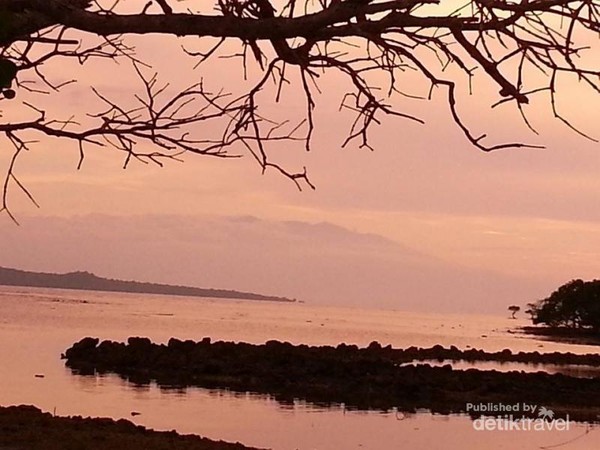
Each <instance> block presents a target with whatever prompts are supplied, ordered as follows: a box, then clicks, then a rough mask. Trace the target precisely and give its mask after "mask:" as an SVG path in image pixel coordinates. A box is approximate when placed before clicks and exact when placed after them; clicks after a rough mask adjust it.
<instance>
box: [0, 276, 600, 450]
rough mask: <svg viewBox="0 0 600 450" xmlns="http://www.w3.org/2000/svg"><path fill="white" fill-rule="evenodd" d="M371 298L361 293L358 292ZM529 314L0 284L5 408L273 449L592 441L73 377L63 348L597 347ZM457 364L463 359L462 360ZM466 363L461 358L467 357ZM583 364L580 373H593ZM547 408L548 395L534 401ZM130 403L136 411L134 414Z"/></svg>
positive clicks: (459, 419) (421, 416)
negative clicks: (97, 342) (558, 335)
mask: <svg viewBox="0 0 600 450" xmlns="http://www.w3.org/2000/svg"><path fill="white" fill-rule="evenodd" d="M365 304H368V299H365ZM527 324H528V323H527V321H526V320H525V319H524V318H521V319H517V320H512V319H510V318H509V317H508V313H507V316H506V317H501V316H483V315H464V314H462V315H452V314H435V313H428V314H424V313H412V312H405V311H401V310H379V309H374V308H362V309H358V308H340V307H325V306H315V305H311V304H302V303H298V302H297V303H280V302H264V301H244V300H233V299H231V300H230V299H208V298H191V297H176V296H173V297H171V296H162V295H148V294H124V293H113V292H111V293H107V292H95V291H76V290H61V289H41V288H24V287H6V286H0V405H2V406H7V405H21V404H28V405H35V406H37V407H38V408H40V409H42V410H43V411H46V412H51V413H54V414H57V415H62V416H65V415H79V416H84V417H87V416H91V417H111V418H114V419H119V418H125V419H127V420H130V421H132V422H134V423H136V424H139V425H143V426H145V427H148V428H153V429H156V430H176V431H177V432H179V433H193V434H198V435H201V436H205V437H208V438H211V439H215V440H225V441H231V442H241V443H243V444H245V445H248V446H254V447H259V448H266V449H274V450H346V449H347V450H353V449H361V450H365V449H369V450H392V449H428V450H429V449H443V450H459V449H460V450H464V449H489V450H493V449H511V450H512V449H532V450H533V449H561V450H583V449H585V450H593V449H598V448H600V429H599V427H598V426H597V425H593V424H585V423H576V422H570V423H569V424H568V425H569V426H568V430H562V431H558V430H552V431H548V430H497V429H494V430H490V429H477V428H478V427H477V426H475V422H474V421H473V420H472V419H471V418H470V417H469V416H467V415H463V414H454V415H439V414H431V413H430V412H429V411H426V410H423V411H417V412H416V413H414V412H413V413H407V412H404V411H399V410H396V409H393V410H389V411H356V410H352V409H351V408H347V407H346V406H345V405H343V404H336V405H315V404H310V403H307V402H305V401H303V400H301V399H298V400H295V401H294V402H288V403H280V402H278V401H277V400H276V399H274V398H272V397H270V396H266V395H259V394H255V393H240V392H231V391H227V390H209V389H201V388H187V389H164V388H159V387H158V386H156V385H155V384H150V385H144V386H139V385H134V384H131V383H129V382H128V381H126V380H123V379H121V378H120V377H118V376H116V375H103V376H99V375H97V376H89V375H88V376H81V375H74V374H72V373H71V371H70V370H69V369H68V368H66V367H65V365H64V360H61V353H64V351H65V350H66V349H67V348H69V347H70V346H71V345H72V344H73V343H74V342H76V341H79V340H80V339H81V338H83V337H86V336H92V337H98V338H100V339H101V340H103V339H110V340H115V341H124V340H126V339H127V338H128V337H130V336H146V337H149V338H150V339H152V340H153V341H155V342H162V343H166V342H167V341H168V340H169V338H171V337H176V338H179V339H194V340H199V339H202V338H203V337H210V338H211V339H212V340H213V341H214V340H226V341H243V342H250V343H264V342H266V341H268V340H271V339H277V340H280V341H288V342H291V343H294V344H300V343H304V344H309V345H337V344H339V343H341V342H345V343H348V344H357V345H359V346H365V345H368V344H369V343H370V342H372V341H378V342H379V343H381V344H382V345H387V344H391V345H392V346H394V347H409V346H417V347H430V346H432V345H435V344H441V345H443V346H446V347H448V346H450V345H455V346H456V347H458V348H460V349H468V348H477V349H484V350H488V351H498V350H503V349H505V348H508V349H511V350H513V351H539V352H540V353H542V352H553V351H564V352H567V351H570V352H573V353H580V354H583V353H597V352H598V351H599V347H594V346H585V345H573V344H565V343H554V342H549V341H543V340H539V339H537V338H533V337H530V336H526V335H523V334H521V333H516V332H515V331H514V330H515V329H516V328H517V327H518V326H521V325H527ZM457 364H459V365H460V364H462V365H461V366H460V367H459V368H465V367H466V366H465V365H466V363H464V362H463V363H457ZM481 364H482V365H481V367H479V368H481V369H486V370H487V369H496V370H508V369H511V370H512V369H515V368H516V369H518V370H522V369H523V370H530V371H534V370H547V371H550V372H561V371H563V372H565V373H569V374H573V373H576V372H577V370H580V369H578V368H574V367H564V366H563V367H561V366H548V367H544V366H531V367H528V366H527V365H521V367H519V366H514V365H513V366H511V365H508V366H507V365H503V364H500V363H489V362H487V363H481ZM467 366H468V364H467ZM593 370H594V368H587V370H585V371H582V372H581V374H580V375H581V376H599V375H600V374H598V373H594V372H593ZM538 406H540V407H541V406H543V405H538ZM132 413H139V414H136V415H132Z"/></svg>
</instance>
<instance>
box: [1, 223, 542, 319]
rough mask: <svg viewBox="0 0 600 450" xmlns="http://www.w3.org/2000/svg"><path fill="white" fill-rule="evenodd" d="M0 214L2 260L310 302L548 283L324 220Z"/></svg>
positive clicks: (424, 302) (370, 300)
mask: <svg viewBox="0 0 600 450" xmlns="http://www.w3.org/2000/svg"><path fill="white" fill-rule="evenodd" d="M21 220H22V222H23V223H22V226H21V227H16V226H14V225H13V224H11V223H8V222H3V223H2V222H0V232H1V233H2V236H3V238H2V241H1V243H0V265H1V266H10V267H19V268H21V269H25V270H33V271H43V272H72V271H77V270H81V269H83V268H85V270H88V271H91V272H94V273H96V274H98V275H100V276H103V277H108V278H118V279H134V280H144V281H152V282H156V283H168V284H177V285H187V286H211V287H214V288H222V289H234V290H239V291H246V292H260V293H263V294H265V295H277V296H285V297H289V298H293V297H295V298H298V299H301V300H305V301H306V302H309V303H313V304H329V305H349V306H365V307H369V306H372V307H384V308H393V309H402V310H422V311H432V310H433V311H455V312H502V313H504V312H505V311H506V307H507V305H508V304H514V303H523V304H524V303H525V302H528V301H531V300H535V299H537V298H540V297H541V296H543V295H545V294H546V293H547V291H548V290H549V289H551V287H552V286H548V285H547V284H545V283H541V282H535V281H531V280H523V279H518V278H516V277H510V276H507V275H500V274H496V273H493V272H487V271H479V270H474V269H470V268H465V267H461V266H458V265H455V264H451V263H448V262H446V261H442V260H440V259H436V258H434V257H431V256H428V255H425V254H422V253H420V252H417V251H414V250H412V249H411V248H409V247H407V246H404V245H401V244H399V243H397V242H395V241H392V240H390V239H386V238H383V237H381V236H379V235H375V234H363V233H356V232H353V231H351V230H348V229H346V228H342V227H340V226H336V225H332V224H330V223H326V222H322V223H307V222H300V221H274V220H263V219H257V218H254V217H250V216H244V217H219V216H175V215H171V216H150V215H140V216H129V217H122V216H108V215H86V216H78V217H77V216H76V217H71V218H68V219H63V218H57V217H35V218H26V217H25V218H21Z"/></svg>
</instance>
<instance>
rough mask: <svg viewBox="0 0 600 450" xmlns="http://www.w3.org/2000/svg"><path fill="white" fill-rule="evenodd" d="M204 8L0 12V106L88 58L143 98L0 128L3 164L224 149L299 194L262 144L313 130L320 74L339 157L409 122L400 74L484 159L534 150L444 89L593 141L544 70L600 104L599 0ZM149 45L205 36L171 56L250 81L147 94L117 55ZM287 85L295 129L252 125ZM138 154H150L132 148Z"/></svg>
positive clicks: (261, 0) (227, 2) (2, 7)
mask: <svg viewBox="0 0 600 450" xmlns="http://www.w3.org/2000/svg"><path fill="white" fill-rule="evenodd" d="M207 3H209V2H200V1H195V0H190V1H188V2H187V3H186V6H187V7H196V8H199V9H200V10H199V11H198V12H196V11H193V10H192V9H188V10H186V11H179V10H177V7H178V6H179V4H178V3H175V2H170V1H168V0H149V1H148V3H146V4H145V5H144V6H143V8H141V12H139V13H131V12H123V11H121V8H122V5H121V2H120V1H118V0H117V1H114V2H109V3H107V4H106V5H105V4H103V3H102V2H100V1H93V2H90V1H87V0H73V1H69V0H0V12H2V17H3V19H2V21H3V23H2V24H1V25H2V32H1V33H0V90H1V92H2V94H3V95H2V97H1V98H0V101H2V102H4V101H5V100H10V99H12V98H14V97H15V95H16V94H17V93H16V92H15V87H16V89H17V90H18V89H25V90H28V91H30V92H32V93H38V94H42V93H46V94H47V93H51V92H52V93H54V92H56V91H58V90H60V88H61V87H62V86H64V85H66V84H68V83H71V82H73V80H67V81H65V80H61V81H59V82H55V81H53V80H50V79H49V78H48V77H47V76H46V75H45V73H44V71H43V66H44V65H45V64H46V63H48V62H49V61H50V60H54V59H59V58H61V59H62V58H70V59H75V60H77V61H78V62H79V63H80V64H81V65H85V64H86V63H87V62H88V61H89V60H91V59H98V58H107V59H123V58H124V59H127V60H129V61H130V62H131V63H132V64H133V67H134V70H135V71H136V73H137V75H138V77H139V79H140V82H141V84H142V86H143V94H139V95H137V96H136V97H135V98H134V99H135V106H129V107H125V106H123V105H121V104H119V103H117V102H116V101H113V100H110V99H109V98H107V97H106V96H105V95H103V94H102V93H100V92H99V91H95V92H96V94H97V97H98V100H99V101H100V103H102V104H103V105H104V106H105V109H104V111H103V112H101V113H99V114H92V115H90V116H89V117H87V118H86V119H90V120H94V121H96V125H95V126H91V127H87V128H86V127H83V126H80V125H78V123H77V121H76V119H75V118H70V119H68V120H63V121H62V122H59V121H58V120H57V119H54V120H52V119H49V118H47V117H46V113H45V112H44V111H43V110H42V109H41V108H37V107H33V109H32V111H34V112H35V114H36V117H35V118H33V119H31V120H29V121H22V122H16V123H4V124H0V132H1V133H4V135H5V136H6V137H7V138H8V139H9V141H10V142H12V145H13V147H14V148H15V149H16V151H15V157H16V156H17V155H18V154H19V153H20V152H21V151H22V150H25V149H26V147H27V146H26V145H24V142H25V141H24V140H20V139H23V138H21V137H20V136H21V135H22V134H23V133H26V132H27V133H30V132H32V133H37V134H42V135H46V136H49V137H56V138H63V139H67V140H71V141H74V142H76V143H77V144H78V147H79V151H80V165H81V162H82V161H83V159H84V155H85V149H86V148H87V146H89V145H96V146H104V147H111V148H113V149H116V150H118V151H122V152H124V153H125V163H124V165H125V166H127V164H128V163H129V162H130V161H131V160H138V161H141V162H144V163H155V164H162V162H163V161H164V160H179V159H180V157H181V156H182V155H183V154H185V153H195V154H201V155H207V156H217V157H231V156H239V155H240V153H233V149H234V148H238V149H241V150H243V151H244V150H245V151H248V152H249V153H250V154H251V155H252V156H253V157H254V158H255V159H256V161H257V162H258V163H259V164H260V166H261V168H262V170H263V171H265V170H267V169H275V170H276V171H278V172H279V173H281V174H283V175H284V176H286V177H288V178H290V179H291V180H293V181H294V182H295V183H296V185H297V186H298V187H299V188H301V187H302V185H303V184H306V185H308V186H310V187H314V186H313V185H312V183H311V182H310V181H309V179H308V177H307V174H306V169H305V168H303V170H302V171H299V172H294V171H289V170H287V169H286V168H284V167H282V166H280V165H279V164H277V163H276V162H273V161H272V160H271V158H270V157H269V154H270V153H271V152H270V151H269V148H270V146H271V145H279V144H280V143H281V141H290V142H298V143H302V144H303V146H304V147H305V148H306V150H309V149H310V148H311V142H312V138H313V135H314V130H315V128H316V127H317V126H318V124H317V123H315V115H314V111H315V109H316V108H317V103H318V102H317V93H319V92H321V91H322V90H324V89H325V84H324V82H323V81H322V80H323V79H324V77H325V76H326V75H327V74H329V73H336V74H338V75H342V76H343V78H344V79H345V80H346V83H347V84H346V85H347V93H346V95H345V96H344V98H343V101H342V103H341V108H343V109H345V110H348V111H351V112H352V113H353V114H354V119H353V121H352V122H351V123H350V128H349V132H348V134H347V135H346V136H345V137H344V138H343V139H342V140H341V145H342V146H345V145H348V144H350V143H351V142H355V141H356V142H357V144H358V145H359V146H361V147H367V148H371V145H370V143H369V132H370V130H371V129H372V126H373V124H379V123H380V122H381V121H382V119H383V117H385V116H392V117H397V118H402V119H408V120H411V121H416V122H419V123H423V121H422V119H420V118H419V117H416V116H414V115H413V114H411V113H409V112H406V111H402V110H399V109H398V107H397V106H398V104H400V102H399V101H398V100H397V99H398V98H407V97H408V98H413V99H415V98H423V95H421V94H419V92H410V91H406V89H404V88H401V87H400V86H401V85H402V80H403V79H404V78H403V77H406V76H407V75H406V74H411V75H410V77H411V78H410V80H413V79H414V77H415V75H416V76H418V77H420V78H421V79H422V80H425V81H426V82H428V83H429V84H430V86H431V89H430V92H429V95H428V96H425V98H426V99H430V98H431V97H432V96H433V94H434V92H435V91H436V88H442V89H444V90H445V98H446V100H447V104H448V108H449V112H450V116H451V117H452V119H453V120H454V122H455V123H456V124H457V126H458V127H459V128H460V129H461V130H462V132H463V133H464V135H465V137H466V138H467V140H468V141H469V142H470V143H471V144H473V145H474V146H475V147H477V148H479V149H481V150H483V151H492V150H499V149H506V148H523V147H530V148H540V147H541V146H540V145H531V144H526V143H520V142H509V143H498V144H486V143H484V140H486V137H487V136H486V134H485V133H482V134H481V135H477V134H476V133H474V132H473V131H472V130H471V128H470V127H469V126H468V125H467V124H466V123H465V121H464V120H463V119H462V117H461V115H460V108H459V105H458V98H457V86H459V83H461V80H463V81H464V82H466V83H468V86H469V88H470V87H471V84H472V82H473V81H474V80H476V79H479V80H487V81H488V82H490V83H492V84H493V85H495V86H497V89H498V95H499V97H500V98H499V100H498V101H497V102H496V103H495V104H494V105H493V106H498V105H503V104H505V103H512V104H514V105H515V106H516V110H517V111H518V112H519V114H520V115H521V117H522V118H523V120H524V122H525V124H526V126H527V127H528V128H529V129H530V130H531V131H533V132H534V133H537V132H536V131H535V127H534V126H533V124H532V123H531V121H530V120H529V119H528V117H527V115H526V106H527V104H528V103H529V101H530V98H531V97H532V96H533V95H535V94H538V93H545V92H548V93H549V98H550V107H551V109H552V111H553V113H554V115H555V117H556V118H557V119H559V121H561V122H563V123H564V124H565V125H566V126H567V127H569V128H570V129H572V130H574V131H576V132H577V133H579V134H581V135H582V136H584V137H586V138H588V139H592V140H595V138H594V137H592V136H590V135H589V134H588V133H586V132H584V131H582V130H579V129H578V128H577V126H576V125H575V124H573V123H572V122H571V121H570V120H569V119H568V118H566V117H564V115H563V114H562V113H561V112H560V111H559V109H558V105H557V103H558V102H557V100H556V94H557V92H559V91H560V87H559V86H558V85H557V76H558V74H564V75H572V76H574V77H576V78H577V79H578V80H580V81H582V82H583V83H585V84H586V85H587V86H588V87H589V88H590V89H591V91H592V92H593V93H594V94H595V95H597V94H598V93H600V81H599V80H600V69H599V67H598V58H597V57H596V58H594V57H595V54H593V52H594V50H595V51H596V53H597V50H598V49H597V43H598V33H599V32H600V25H599V21H598V17H599V14H600V0H514V1H508V0H465V1H464V2H463V3H461V4H457V3H456V2H453V1H450V0H319V1H318V2H313V1H312V0H302V1H298V0H289V1H288V2H283V1H282V2H275V1H270V0H216V1H215V3H214V4H213V5H209V7H210V8H213V7H214V9H208V7H207V6H206V5H207ZM202 8H204V9H202ZM67 31H68V35H67ZM76 31H78V32H79V34H77V33H76ZM150 33H160V34H165V35H174V36H196V37H198V38H199V39H198V40H199V42H200V43H201V44H204V42H205V39H204V38H217V41H216V43H213V45H212V46H211V47H209V48H208V49H207V50H206V47H204V50H194V49H191V48H189V47H188V44H187V43H186V49H184V51H183V54H184V55H187V56H188V57H190V58H194V60H195V62H196V68H197V69H200V68H202V66H201V64H202V63H204V62H206V61H208V60H211V61H215V62H216V61H218V60H219V58H221V57H228V58H230V57H241V61H242V62H241V65H240V71H243V72H244V75H246V74H247V69H248V67H247V65H248V64H249V62H250V61H249V60H248V58H247V56H249V55H251V56H252V59H254V60H255V61H256V62H257V64H258V66H259V67H260V69H261V70H262V74H261V75H260V77H259V78H258V79H257V80H255V82H254V84H253V85H252V86H251V87H250V88H249V89H248V90H247V92H245V93H242V94H236V96H233V95H228V94H227V92H226V89H224V88H219V89H218V90H217V91H216V93H210V91H208V90H207V88H206V87H205V86H204V85H203V83H202V82H201V83H199V84H196V85H194V86H190V87H188V88H187V89H184V90H182V91H179V92H173V89H172V88H171V87H170V86H169V85H168V84H159V81H158V76H157V75H152V76H150V75H148V71H147V69H146V68H144V62H143V61H141V60H139V59H137V57H136V55H135V50H134V49H133V48H132V47H131V46H129V45H128V44H127V43H126V36H127V35H131V34H138V35H143V34H150ZM90 35H94V36H96V39H100V41H97V43H96V44H94V45H91V46H87V47H86V46H83V44H82V40H85V41H86V42H87V41H89V36H90ZM74 37H75V38H74ZM84 37H85V39H84ZM235 43H237V45H235ZM232 48H233V49H234V50H233V51H232ZM590 54H591V55H592V57H591V58H590V57H589V56H588V57H587V59H586V55H590ZM590 59H591V60H590ZM453 69H454V70H453ZM13 72H14V73H13ZM24 73H32V74H33V75H34V78H35V79H36V80H37V84H35V83H34V84H32V83H31V80H25V79H24V78H23V77H22V74H24ZM529 73H536V75H537V76H536V78H535V79H536V80H542V82H541V84H539V82H538V84H533V83H532V82H530V81H529V82H527V80H528V79H529V78H528V77H526V76H525V74H529ZM381 75H384V77H382V76H381ZM336 79H337V78H336ZM294 80H297V81H294ZM13 82H14V83H13ZM293 83H298V86H297V88H296V89H297V90H299V91H300V92H302V93H303V95H304V97H305V101H306V109H305V112H304V114H303V117H301V118H299V119H297V120H295V121H294V120H292V119H291V118H289V117H277V118H276V119H274V118H271V117H268V116H267V115H265V114H264V112H263V111H264V106H265V105H264V103H265V102H266V100H265V95H264V93H265V92H268V91H269V89H274V91H275V92H276V94H275V103H278V102H280V101H281V99H282V95H283V94H282V92H283V86H284V84H286V85H287V84H291V85H293ZM38 85H39V86H38ZM260 93H263V95H259V94H260ZM53 95H55V94H53ZM13 101H14V100H13ZM5 105H8V104H7V103H3V107H5ZM207 123H210V129H212V130H220V131H219V134H218V135H215V136H213V137H210V138H206V137H203V138H198V137H193V136H194V135H195V134H194V130H197V129H202V130H204V129H205V128H206V129H208V128H209V127H203V124H207ZM144 143H146V144H151V145H152V146H153V149H154V150H152V151H147V150H140V149H139V148H138V147H139V146H142V144H144ZM14 163H15V160H14V159H13V161H12V163H11V164H10V168H9V171H8V176H7V178H6V180H5V183H4V197H3V205H2V206H3V208H4V210H7V195H6V194H7V191H8V186H9V185H10V184H11V183H13V182H14V183H16V184H17V186H20V187H21V188H22V185H20V183H19V182H18V181H17V179H16V177H15V176H14V173H13V172H14V167H15V164H14Z"/></svg>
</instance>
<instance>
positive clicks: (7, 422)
mask: <svg viewBox="0 0 600 450" xmlns="http://www.w3.org/2000/svg"><path fill="white" fill-rule="evenodd" d="M0 430H1V432H0V448H2V449H27V450H80V449H85V450H107V449H127V450H167V449H173V450H175V449H177V450H244V449H248V450H251V449H250V447H245V446H243V445H242V444H239V443H236V444H230V443H227V442H223V441H212V440H210V439H206V438H201V437H199V436H193V435H179V434H177V433H175V432H174V431H171V432H158V431H153V430H148V429H146V428H144V427H142V426H139V425H135V424H133V423H131V422H129V421H128V420H124V419H120V420H116V421H115V420H112V419H107V418H102V419H91V418H82V417H79V416H77V417H56V416H52V415H51V414H50V413H43V412H41V411H40V410H39V409H37V408H35V407H33V406H9V407H1V406H0Z"/></svg>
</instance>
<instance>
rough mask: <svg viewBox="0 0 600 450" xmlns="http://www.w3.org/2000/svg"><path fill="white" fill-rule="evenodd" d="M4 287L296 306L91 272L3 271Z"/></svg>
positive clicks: (0, 271) (257, 296)
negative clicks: (172, 296) (182, 297)
mask: <svg viewBox="0 0 600 450" xmlns="http://www.w3.org/2000/svg"><path fill="white" fill-rule="evenodd" d="M0 285H5V286H27V287H44V288H58V289H78V290H82V291H108V292H130V293H137V294H162V295H181V296H187V297H209V298H229V299H241V300H260V301H271V302H295V301H296V299H290V298H287V297H276V296H272V295H261V294H254V293H252V292H240V291H233V290H228V289H205V288H197V287H190V286H173V285H169V284H158V283H142V282H139V281H123V280H113V279H109V278H102V277H99V276H97V275H94V274H93V273H90V272H70V273H64V274H58V273H43V272H27V271H25V270H18V269H9V268H5V267H0Z"/></svg>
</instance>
